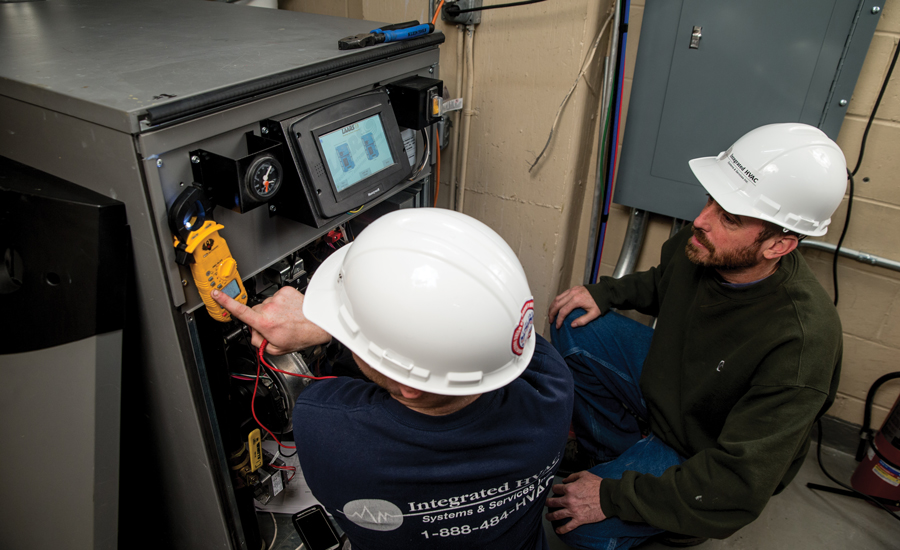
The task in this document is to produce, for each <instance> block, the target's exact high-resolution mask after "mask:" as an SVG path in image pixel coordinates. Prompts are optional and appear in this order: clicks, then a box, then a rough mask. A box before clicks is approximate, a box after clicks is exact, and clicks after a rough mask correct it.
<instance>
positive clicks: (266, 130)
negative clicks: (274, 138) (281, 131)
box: [259, 126, 269, 134]
mask: <svg viewBox="0 0 900 550" xmlns="http://www.w3.org/2000/svg"><path fill="white" fill-rule="evenodd" d="M259 131H260V132H261V133H263V134H268V133H269V129H268V128H267V127H265V126H263V127H262V128H260V129H259Z"/></svg>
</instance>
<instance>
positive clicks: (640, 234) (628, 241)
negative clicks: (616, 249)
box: [612, 208, 650, 279]
mask: <svg viewBox="0 0 900 550" xmlns="http://www.w3.org/2000/svg"><path fill="white" fill-rule="evenodd" d="M649 217H650V215H649V213H648V212H647V211H646V210H638V209H637V208H632V209H631V215H629V216H628V230H627V231H626V232H625V241H624V242H623V243H622V252H620V253H619V261H618V262H616V269H615V271H613V275H612V276H613V278H615V279H618V278H620V277H622V276H623V275H628V274H629V273H632V272H634V266H635V265H636V264H637V258H638V254H640V252H641V247H642V246H643V245H644V235H646V234H647V219H648V218H649Z"/></svg>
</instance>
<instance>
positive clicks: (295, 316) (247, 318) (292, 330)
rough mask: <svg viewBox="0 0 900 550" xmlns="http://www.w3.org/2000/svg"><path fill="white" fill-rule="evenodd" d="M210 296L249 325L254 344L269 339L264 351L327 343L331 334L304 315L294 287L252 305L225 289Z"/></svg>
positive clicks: (274, 352) (282, 351)
mask: <svg viewBox="0 0 900 550" xmlns="http://www.w3.org/2000/svg"><path fill="white" fill-rule="evenodd" d="M212 298H213V300H215V301H216V303H217V304H219V305H220V306H222V307H223V308H225V309H226V310H227V311H228V312H229V313H231V315H232V316H234V318H236V319H238V320H240V321H243V322H244V323H246V324H247V326H249V327H250V329H251V331H252V335H251V338H250V343H251V344H252V345H254V346H256V347H259V346H260V345H262V341H263V339H265V340H267V341H268V342H269V345H268V346H267V347H266V352H267V353H270V354H272V355H284V354H286V353H291V352H293V351H297V350H301V349H304V348H308V347H310V346H316V345H319V344H327V343H328V342H330V341H331V335H330V334H328V333H327V332H325V331H324V330H322V329H321V328H320V327H319V326H318V325H315V324H313V323H312V322H311V321H310V320H309V319H307V318H306V317H305V316H304V315H303V299H304V296H303V294H302V293H301V292H300V291H298V290H297V289H295V288H293V287H289V286H286V287H282V288H281V289H279V290H278V292H276V293H275V294H274V295H273V296H272V297H271V298H266V300H265V301H264V302H263V303H261V304H259V305H257V306H254V307H253V308H249V307H247V306H245V305H243V304H241V303H239V302H236V301H234V300H232V299H231V298H230V297H229V296H228V295H227V294H225V293H224V292H219V291H218V290H214V291H212Z"/></svg>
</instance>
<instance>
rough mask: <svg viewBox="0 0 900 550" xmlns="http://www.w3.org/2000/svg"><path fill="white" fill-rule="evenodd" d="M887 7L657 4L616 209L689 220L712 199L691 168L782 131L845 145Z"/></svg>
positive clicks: (867, 2)
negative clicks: (805, 131)
mask: <svg viewBox="0 0 900 550" xmlns="http://www.w3.org/2000/svg"><path fill="white" fill-rule="evenodd" d="M883 4H884V0H797V1H795V2H782V1H779V0H759V1H756V2H719V1H715V0H671V1H666V2H648V3H647V5H646V7H645V9H644V16H643V20H642V22H641V35H640V46H639V48H638V53H637V60H636V64H635V69H634V84H633V86H632V91H631V97H630V99H629V104H628V119H627V120H628V124H627V126H626V127H625V135H624V139H623V142H622V144H621V155H620V159H619V167H618V169H617V171H618V175H617V177H616V186H615V195H614V197H613V200H614V201H615V202H616V203H618V204H621V205H624V206H630V207H633V208H637V209H640V210H647V211H650V212H656V213H658V214H664V215H667V216H672V217H675V218H679V219H686V220H690V219H693V218H694V217H695V216H696V215H697V214H698V213H699V212H700V210H701V209H702V208H703V205H704V203H705V202H706V191H705V190H704V189H703V187H702V186H701V185H700V184H699V182H697V180H696V178H695V177H694V175H693V173H692V172H691V170H690V168H689V167H688V161H689V160H691V159H693V158H697V157H706V156H715V155H717V154H719V152H720V151H724V150H725V149H726V148H727V147H729V146H731V144H732V143H734V142H735V141H736V140H737V139H738V138H739V137H740V136H742V135H744V134H745V133H747V132H748V131H750V130H752V129H753V128H756V127H758V126H762V125H764V124H771V123H776V122H802V123H805V124H809V125H812V126H817V127H818V128H821V129H822V130H823V131H824V132H825V133H826V134H827V135H828V136H829V137H831V138H832V139H835V138H837V135H838V132H839V131H840V128H841V123H842V122H843V119H844V114H845V113H846V110H847V107H846V106H847V102H849V100H850V96H851V95H852V94H853V88H854V87H855V86H856V80H857V78H858V76H859V72H860V69H861V68H862V64H863V61H864V59H865V56H866V52H867V51H868V48H869V43H870V42H871V40H872V35H873V33H874V31H875V26H876V25H877V23H878V18H879V14H880V13H881V8H882V6H883Z"/></svg>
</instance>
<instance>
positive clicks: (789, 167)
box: [690, 123, 847, 237]
mask: <svg viewBox="0 0 900 550" xmlns="http://www.w3.org/2000/svg"><path fill="white" fill-rule="evenodd" d="M690 166H691V170H693V172H694V175H695V176H697V179H698V180H700V183H701V184H702V185H703V187H704V188H706V191H707V192H708V193H709V194H710V195H711V196H712V198H713V199H715V201H716V202H717V203H719V205H720V206H721V207H722V208H724V209H725V210H726V211H728V212H730V213H732V214H735V215H739V216H750V217H753V218H759V219H763V220H768V221H770V222H772V223H775V224H777V225H780V226H781V227H784V228H786V229H789V230H791V231H794V232H796V233H800V234H803V235H811V236H814V237H819V236H821V235H824V234H825V233H826V232H827V231H828V224H829V223H831V215H832V214H833V213H834V211H835V210H836V209H837V207H838V206H839V205H840V204H841V200H842V199H843V198H844V191H845V190H846V189H847V163H846V161H845V160H844V153H843V152H842V151H841V149H840V147H838V146H837V144H836V143H835V142H834V141H832V140H831V139H830V138H829V137H828V136H826V135H825V132H823V131H822V130H819V129H818V128H816V127H814V126H809V125H807V124H800V123H788V124H769V125H766V126H760V127H759V128H757V129H755V130H751V131H750V132H747V133H746V134H744V135H743V136H742V137H741V138H740V139H739V140H737V141H736V142H735V143H734V145H732V146H731V148H730V149H728V150H727V151H723V152H721V153H719V155H718V156H716V157H703V158H698V159H694V160H692V161H690Z"/></svg>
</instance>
